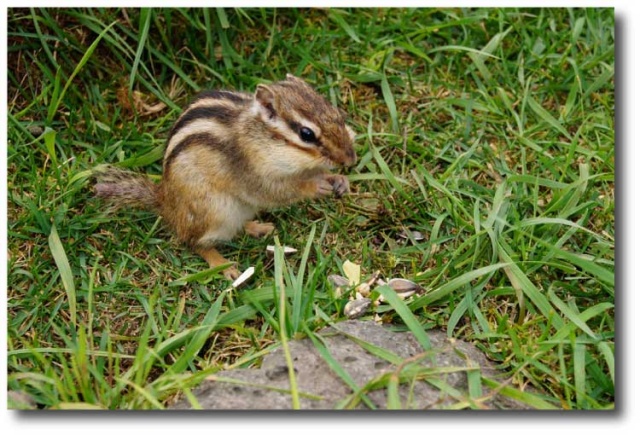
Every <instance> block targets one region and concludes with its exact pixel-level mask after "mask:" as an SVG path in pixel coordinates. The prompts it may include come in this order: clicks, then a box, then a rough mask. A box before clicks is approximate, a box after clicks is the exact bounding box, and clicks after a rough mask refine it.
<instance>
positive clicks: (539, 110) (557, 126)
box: [527, 97, 573, 140]
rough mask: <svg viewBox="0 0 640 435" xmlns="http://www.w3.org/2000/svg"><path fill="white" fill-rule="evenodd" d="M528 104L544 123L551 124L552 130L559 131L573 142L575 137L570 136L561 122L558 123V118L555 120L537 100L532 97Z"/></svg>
mask: <svg viewBox="0 0 640 435" xmlns="http://www.w3.org/2000/svg"><path fill="white" fill-rule="evenodd" d="M527 103H528V104H529V107H530V108H531V110H533V112H534V113H535V114H536V115H538V116H539V117H540V119H542V120H543V121H544V122H546V123H547V124H549V126H550V127H551V128H553V129H554V130H557V131H558V132H560V133H562V135H563V136H565V137H566V138H567V139H569V140H573V137H572V136H571V134H569V132H568V131H567V129H566V128H564V126H563V125H562V124H561V123H560V121H558V120H557V119H556V118H554V117H553V116H552V115H551V114H550V113H549V112H548V111H547V109H545V108H544V107H542V106H541V105H540V103H538V102H537V101H536V100H534V99H533V98H531V97H529V98H528V99H527Z"/></svg>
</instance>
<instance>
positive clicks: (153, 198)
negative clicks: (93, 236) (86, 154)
mask: <svg viewBox="0 0 640 435" xmlns="http://www.w3.org/2000/svg"><path fill="white" fill-rule="evenodd" d="M93 176H94V178H95V179H96V184H95V185H94V186H93V191H94V193H95V196H96V197H97V198H102V199H104V200H106V201H107V203H108V204H109V205H110V206H111V210H112V211H115V210H118V209H119V208H121V207H135V208H144V209H148V210H152V211H158V210H159V208H160V185H159V184H157V183H154V182H153V181H151V180H150V179H149V178H148V177H147V176H145V175H143V174H138V173H136V172H132V171H127V170H124V169H120V168H117V167H115V166H111V165H100V166H98V167H96V168H95V169H94V170H93Z"/></svg>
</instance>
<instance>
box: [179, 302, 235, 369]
mask: <svg viewBox="0 0 640 435" xmlns="http://www.w3.org/2000/svg"><path fill="white" fill-rule="evenodd" d="M226 296H227V295H226V294H225V293H221V294H220V295H219V296H218V299H216V301H215V302H214V304H213V305H212V306H211V308H209V311H207V314H206V315H205V317H204V319H203V320H202V324H201V326H200V327H199V329H198V330H197V332H196V333H195V334H194V336H193V338H192V339H191V341H190V342H189V344H187V346H186V348H185V350H184V351H183V352H182V354H181V355H180V357H179V358H178V360H177V361H176V362H175V363H173V365H172V366H171V370H172V371H173V373H182V372H183V371H184V370H185V369H186V368H187V366H188V364H189V363H190V362H191V361H193V360H194V359H195V358H196V356H197V355H198V352H199V351H200V349H202V346H203V345H204V343H205V342H206V341H207V339H208V338H209V336H210V335H211V332H212V331H213V329H214V328H215V326H216V324H217V322H218V316H219V315H220V309H221V307H222V301H223V300H224V299H225V298H226Z"/></svg>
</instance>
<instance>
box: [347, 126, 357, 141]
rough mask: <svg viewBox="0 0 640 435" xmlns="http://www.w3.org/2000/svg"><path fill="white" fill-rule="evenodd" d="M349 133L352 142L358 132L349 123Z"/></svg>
mask: <svg viewBox="0 0 640 435" xmlns="http://www.w3.org/2000/svg"><path fill="white" fill-rule="evenodd" d="M347 133H348V134H349V139H351V142H354V141H355V140H356V132H355V131H353V129H352V128H351V127H349V126H348V125H347Z"/></svg>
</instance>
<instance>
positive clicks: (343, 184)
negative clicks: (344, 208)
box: [325, 174, 349, 197]
mask: <svg viewBox="0 0 640 435" xmlns="http://www.w3.org/2000/svg"><path fill="white" fill-rule="evenodd" d="M325 179H326V180H327V181H328V182H329V183H330V184H331V187H332V190H333V193H335V195H336V196H337V197H340V196H342V195H344V194H345V193H348V192H349V179H348V178H347V177H346V176H344V175H340V174H329V175H327V176H326V177H325Z"/></svg>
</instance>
